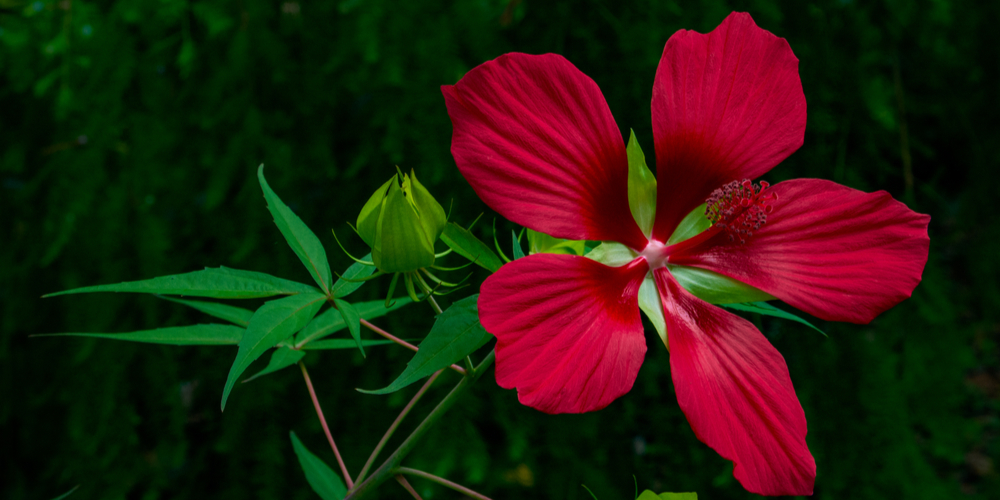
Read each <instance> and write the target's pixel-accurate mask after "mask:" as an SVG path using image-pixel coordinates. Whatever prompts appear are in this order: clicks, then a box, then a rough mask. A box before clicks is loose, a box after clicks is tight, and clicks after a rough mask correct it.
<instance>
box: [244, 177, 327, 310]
mask: <svg viewBox="0 0 1000 500" xmlns="http://www.w3.org/2000/svg"><path fill="white" fill-rule="evenodd" d="M257 179H258V180H259V181H260V188H261V190H263V191H264V199H265V200H267V209H268V210H269V211H270V212H271V215H272V216H273V217H274V224H275V225H276V226H278V230H279V231H281V234H282V235H283V236H284V237H285V241H287V242H288V246H290V247H292V251H294V252H295V255H297V256H298V257H299V260H301V261H302V265H304V266H306V269H308V270H309V274H311V275H312V277H313V279H314V280H316V284H318V285H319V287H320V288H321V289H322V290H323V292H324V293H326V292H329V290H330V283H331V282H332V281H331V279H330V264H329V262H327V260H326V250H325V249H324V248H323V244H322V243H320V241H319V238H317V237H316V235H315V234H314V233H313V232H312V231H310V230H309V227H308V226H306V225H305V223H303V222H302V219H300V218H299V216H298V215H295V212H292V210H291V209H290V208H288V206H287V205H285V203H284V202H282V201H281V198H278V195H277V194H275V193H274V191H272V190H271V186H269V185H268V184H267V181H266V180H265V179H264V165H261V166H260V167H258V168H257Z"/></svg>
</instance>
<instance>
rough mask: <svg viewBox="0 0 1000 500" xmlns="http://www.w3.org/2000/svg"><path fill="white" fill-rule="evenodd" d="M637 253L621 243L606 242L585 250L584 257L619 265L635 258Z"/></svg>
mask: <svg viewBox="0 0 1000 500" xmlns="http://www.w3.org/2000/svg"><path fill="white" fill-rule="evenodd" d="M638 256H639V254H637V253H635V252H633V251H632V250H631V249H630V248H629V247H627V246H625V245H622V244H621V243H614V242H610V241H609V242H606V243H601V244H600V245H597V246H596V247H594V249H593V250H591V251H589V252H587V254H586V255H585V257H587V258H588V259H592V260H596V261H597V262H600V263H601V264H604V265H605V266H611V267H620V266H624V265H625V264H628V263H629V262H632V261H633V260H635V258H636V257H638Z"/></svg>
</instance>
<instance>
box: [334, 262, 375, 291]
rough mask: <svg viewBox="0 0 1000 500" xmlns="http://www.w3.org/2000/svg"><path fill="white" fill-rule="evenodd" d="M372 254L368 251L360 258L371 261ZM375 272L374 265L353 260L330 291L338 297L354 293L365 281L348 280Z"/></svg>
mask: <svg viewBox="0 0 1000 500" xmlns="http://www.w3.org/2000/svg"><path fill="white" fill-rule="evenodd" d="M371 259H372V254H371V253H369V254H368V255H365V256H364V257H362V258H361V260H366V261H368V262H371ZM374 272H375V266H369V265H365V264H362V263H360V262H355V263H354V264H351V266H350V267H348V268H347V270H346V271H344V274H342V275H341V276H342V277H341V278H338V279H337V282H336V283H334V284H333V286H332V287H331V288H330V293H331V294H333V296H334V297H336V298H338V299H342V298H344V297H347V296H348V295H350V294H352V293H354V291H355V290H357V289H358V288H361V285H364V284H365V283H364V282H363V281H349V280H360V279H364V278H367V277H369V276H371V275H372V273H374Z"/></svg>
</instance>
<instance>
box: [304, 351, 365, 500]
mask: <svg viewBox="0 0 1000 500" xmlns="http://www.w3.org/2000/svg"><path fill="white" fill-rule="evenodd" d="M299 368H302V377H303V378H305V379H306V387H308V388H309V397H311V398H312V401H313V406H315V407H316V415H318V416H319V423H320V424H322V425H323V432H325V433H326V440H327V441H329V442H330V448H333V454H334V456H336V457H337V464H339V465H340V472H341V473H342V474H343V475H344V482H345V483H347V489H351V488H353V487H354V481H351V475H350V474H349V473H348V472H347V466H346V465H344V459H343V458H341V457H340V450H338V449H337V443H335V442H333V434H330V426H328V425H326V418H325V417H324V416H323V409H322V408H320V407H319V398H317V397H316V389H313V383H312V380H310V379H309V372H307V371H306V365H304V364H302V362H301V361H300V362H299Z"/></svg>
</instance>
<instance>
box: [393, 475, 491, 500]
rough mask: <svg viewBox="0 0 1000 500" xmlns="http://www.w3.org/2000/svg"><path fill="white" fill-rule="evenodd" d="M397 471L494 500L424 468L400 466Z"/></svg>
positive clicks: (477, 496) (475, 496)
mask: <svg viewBox="0 0 1000 500" xmlns="http://www.w3.org/2000/svg"><path fill="white" fill-rule="evenodd" d="M396 472H399V473H402V474H409V475H411V476H418V477H422V478H424V479H430V480H431V481H434V482H435V483H438V484H440V485H442V486H446V487H448V488H451V489H453V490H455V491H457V492H459V493H462V494H464V495H466V496H469V497H472V498H476V499H478V500H492V499H491V498H490V497H488V496H486V495H483V494H482V493H478V492H475V491H472V490H470V489H469V488H466V487H465V486H462V485H460V484H457V483H453V482H451V481H449V480H447V479H445V478H443V477H437V476H435V475H433V474H429V473H427V472H424V471H422V470H417V469H410V468H408V467H400V468H398V469H396ZM396 477H399V476H396Z"/></svg>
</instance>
